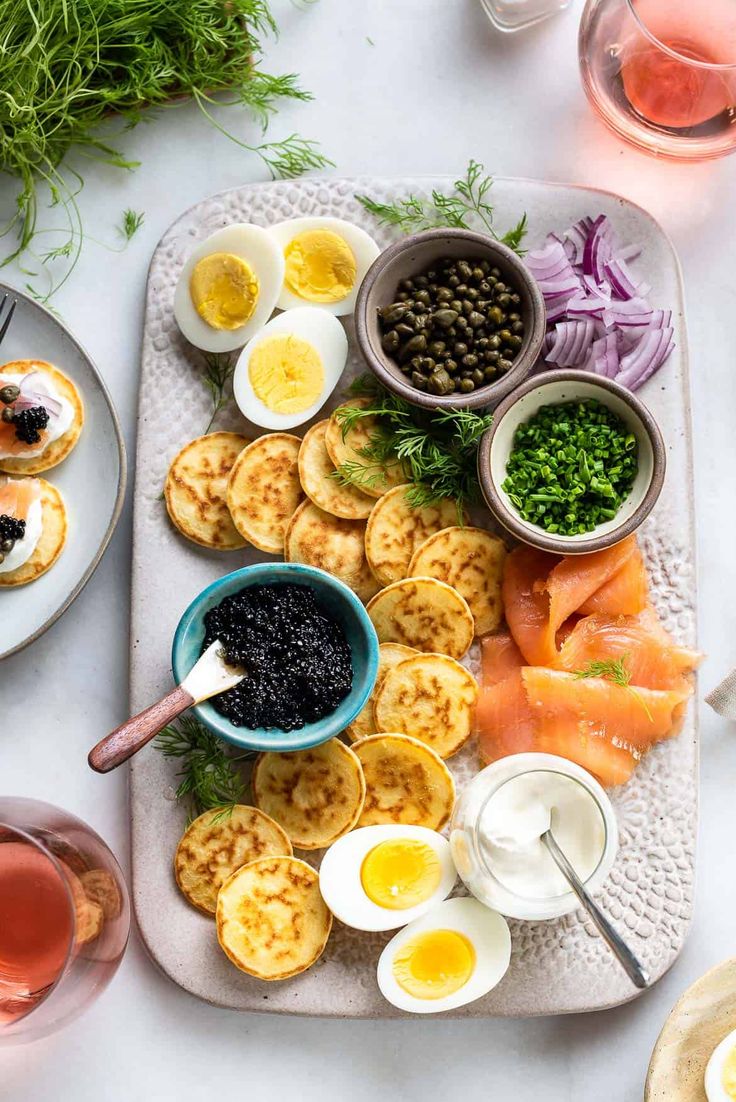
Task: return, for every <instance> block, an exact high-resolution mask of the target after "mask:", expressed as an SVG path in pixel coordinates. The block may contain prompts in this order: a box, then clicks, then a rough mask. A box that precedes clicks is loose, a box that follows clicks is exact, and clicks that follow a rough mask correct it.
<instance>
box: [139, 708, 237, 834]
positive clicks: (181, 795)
mask: <svg viewBox="0 0 736 1102" xmlns="http://www.w3.org/2000/svg"><path fill="white" fill-rule="evenodd" d="M154 746H155V747H156V749H157V750H160V751H161V753H162V754H163V755H164V756H165V757H167V758H181V759H182V762H181V769H180V770H179V771H178V773H177V777H180V778H181V780H180V782H179V786H178V788H177V790H176V798H177V800H187V801H188V802H189V803H190V810H191V812H192V816H191V817H192V818H196V816H197V815H201V814H202V812H203V811H209V810H211V809H213V808H219V809H221V811H220V814H219V815H218V816H216V818H217V819H219V818H225V817H229V816H230V815H231V814H232V810H233V807H234V806H235V804H237V803H241V802H242V799H243V797H244V795H245V784H244V782H243V778H242V776H241V775H240V770H239V769H238V766H237V763H238V762H239V761H242V760H243V759H244V758H248V757H252V754H249V753H248V754H243V755H240V756H238V757H231V756H230V755H229V754H228V753H227V752H226V751H225V744H224V743H223V742H222V740H221V739H218V738H217V737H216V736H215V735H213V734H212V733H211V732H210V731H208V730H207V728H206V727H204V726H203V725H202V724H201V723H200V722H199V720H197V719H195V717H194V716H191V715H184V716H182V717H181V718H180V719H179V720H178V722H177V723H176V724H169V726H168V727H164V729H163V731H161V733H160V734H159V735H158V737H157V738H156V741H155V743H154Z"/></svg>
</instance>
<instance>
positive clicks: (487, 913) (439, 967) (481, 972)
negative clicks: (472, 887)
mask: <svg viewBox="0 0 736 1102" xmlns="http://www.w3.org/2000/svg"><path fill="white" fill-rule="evenodd" d="M348 837H349V835H348ZM510 960H511V935H510V934H509V928H508V925H507V923H506V920H505V919H504V918H502V917H501V915H500V914H497V913H496V912H495V911H492V910H490V909H489V908H488V907H486V906H484V905H483V904H482V903H479V902H478V900H477V899H472V898H469V897H463V898H460V899H445V900H443V901H442V902H441V903H438V904H437V906H436V907H434V908H433V909H432V910H431V911H428V912H427V913H426V914H424V915H422V916H421V918H417V919H416V920H415V921H413V922H411V923H409V925H408V926H405V927H404V929H403V930H400V931H399V933H398V934H395V935H394V936H393V937H392V938H391V941H389V943H388V945H387V946H386V948H385V949H384V950H383V952H382V953H381V956H380V957H379V960H378V970H377V978H378V986H379V988H380V989H381V994H382V995H383V997H384V998H385V999H387V1000H388V1001H389V1002H390V1003H392V1005H393V1006H396V1007H398V1009H399V1010H407V1011H409V1012H410V1013H413V1014H438V1013H440V1012H441V1011H443V1010H456V1009H457V1008H458V1007H459V1006H465V1004H466V1003H470V1002H474V1001H475V1000H476V999H480V998H482V996H483V995H486V994H488V992H489V991H491V990H492V989H493V988H494V987H495V986H496V984H497V983H498V982H499V981H500V980H501V979H502V978H503V976H504V975H505V974H506V971H507V969H508V966H509V962H510Z"/></svg>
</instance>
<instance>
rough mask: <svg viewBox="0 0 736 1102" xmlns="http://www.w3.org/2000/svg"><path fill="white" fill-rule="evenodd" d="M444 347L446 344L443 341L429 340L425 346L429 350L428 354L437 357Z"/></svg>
mask: <svg viewBox="0 0 736 1102" xmlns="http://www.w3.org/2000/svg"><path fill="white" fill-rule="evenodd" d="M446 347H447V346H446V344H445V342H444V341H430V343H429V345H428V346H427V351H428V352H429V354H430V356H435V357H437V356H441V355H442V353H443V352H444V351H445V348H446Z"/></svg>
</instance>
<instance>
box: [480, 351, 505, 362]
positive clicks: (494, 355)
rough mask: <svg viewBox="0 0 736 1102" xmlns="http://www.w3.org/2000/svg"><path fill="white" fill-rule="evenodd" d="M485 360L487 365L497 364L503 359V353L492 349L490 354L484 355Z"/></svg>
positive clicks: (485, 353)
mask: <svg viewBox="0 0 736 1102" xmlns="http://www.w3.org/2000/svg"><path fill="white" fill-rule="evenodd" d="M483 359H484V360H485V361H486V363H487V364H497V363H498V361H499V360H500V359H501V353H500V352H494V351H493V349H491V350H490V351H489V352H484V353H483Z"/></svg>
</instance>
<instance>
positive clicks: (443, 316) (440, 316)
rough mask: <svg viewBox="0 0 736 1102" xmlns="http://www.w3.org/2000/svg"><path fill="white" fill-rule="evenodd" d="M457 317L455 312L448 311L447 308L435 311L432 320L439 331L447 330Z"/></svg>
mask: <svg viewBox="0 0 736 1102" xmlns="http://www.w3.org/2000/svg"><path fill="white" fill-rule="evenodd" d="M457 317H458V313H457V310H448V309H447V307H444V308H443V309H442V310H435V312H434V314H433V315H432V320H433V321H434V322H436V323H437V325H439V327H440V329H449V328H450V326H451V325H454V324H455V322H456V321H457Z"/></svg>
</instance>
